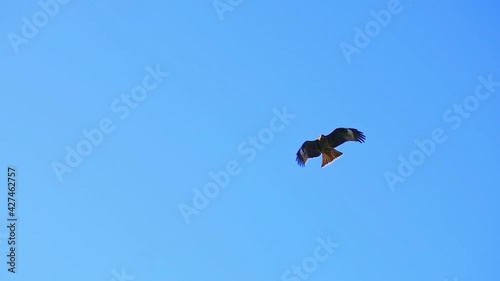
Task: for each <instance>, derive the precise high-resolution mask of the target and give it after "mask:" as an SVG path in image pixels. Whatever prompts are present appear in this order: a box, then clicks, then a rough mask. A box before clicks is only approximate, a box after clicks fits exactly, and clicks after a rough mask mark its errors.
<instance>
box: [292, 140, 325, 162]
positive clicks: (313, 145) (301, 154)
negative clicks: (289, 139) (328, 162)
mask: <svg viewBox="0 0 500 281" xmlns="http://www.w3.org/2000/svg"><path fill="white" fill-rule="evenodd" d="M320 155H321V150H320V148H319V142H318V140H315V141H305V142H304V143H303V144H302V146H301V147H300V149H299V151H297V163H299V166H302V167H304V166H305V165H306V162H307V159H309V158H314V157H318V156H320Z"/></svg>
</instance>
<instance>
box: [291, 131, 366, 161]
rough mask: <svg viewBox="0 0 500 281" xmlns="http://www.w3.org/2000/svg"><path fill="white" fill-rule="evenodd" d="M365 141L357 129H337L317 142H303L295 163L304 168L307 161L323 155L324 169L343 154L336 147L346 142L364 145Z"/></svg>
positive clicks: (322, 136) (319, 138)
mask: <svg viewBox="0 0 500 281" xmlns="http://www.w3.org/2000/svg"><path fill="white" fill-rule="evenodd" d="M365 140H366V137H365V135H364V134H363V132H361V131H359V130H357V129H354V128H337V129H335V130H333V131H332V132H331V133H330V134H329V135H327V136H325V135H323V134H321V135H320V136H319V137H318V139H317V140H313V141H309V140H308V141H305V142H304V143H303V144H302V146H301V147H300V149H299V150H298V151H297V158H296V161H297V163H298V164H299V166H301V167H304V166H305V165H306V162H307V160H308V159H310V158H315V157H318V156H320V155H323V157H322V158H323V159H322V162H321V168H324V167H326V166H328V165H329V164H331V163H332V162H333V161H335V160H336V159H338V158H339V157H340V156H342V155H343V154H344V153H343V152H340V151H338V150H336V149H335V148H336V147H338V146H339V145H341V144H343V143H344V142H346V141H355V142H359V143H364V142H365Z"/></svg>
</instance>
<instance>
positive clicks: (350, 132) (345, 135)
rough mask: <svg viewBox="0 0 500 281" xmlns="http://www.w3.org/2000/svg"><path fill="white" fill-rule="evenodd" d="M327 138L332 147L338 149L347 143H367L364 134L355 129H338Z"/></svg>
mask: <svg viewBox="0 0 500 281" xmlns="http://www.w3.org/2000/svg"><path fill="white" fill-rule="evenodd" d="M326 137H327V138H328V142H329V143H330V145H331V146H332V147H337V146H339V145H341V144H343V143H344V142H346V141H357V142H365V135H364V134H363V132H361V131H358V130H357V129H354V128H337V129H335V130H333V132H331V133H330V134H329V135H328V136H326Z"/></svg>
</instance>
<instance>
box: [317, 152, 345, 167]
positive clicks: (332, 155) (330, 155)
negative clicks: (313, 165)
mask: <svg viewBox="0 0 500 281" xmlns="http://www.w3.org/2000/svg"><path fill="white" fill-rule="evenodd" d="M342 154H344V153H342V152H340V151H338V150H336V149H335V148H331V147H329V148H327V149H325V151H323V162H322V163H321V168H323V167H325V166H328V165H329V164H330V163H332V162H333V161H335V159H337V158H339V157H340V156H342Z"/></svg>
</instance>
